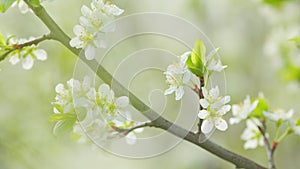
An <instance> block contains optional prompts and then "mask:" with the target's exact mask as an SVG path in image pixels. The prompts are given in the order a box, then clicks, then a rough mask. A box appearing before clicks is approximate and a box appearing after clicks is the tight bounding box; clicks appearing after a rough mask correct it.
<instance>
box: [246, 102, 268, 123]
mask: <svg viewBox="0 0 300 169" xmlns="http://www.w3.org/2000/svg"><path fill="white" fill-rule="evenodd" d="M256 100H258V104H257V106H256V108H255V109H254V111H253V113H251V114H250V115H249V116H250V117H256V118H261V117H263V111H268V109H269V105H268V102H267V101H266V100H265V99H263V98H257V99H256Z"/></svg>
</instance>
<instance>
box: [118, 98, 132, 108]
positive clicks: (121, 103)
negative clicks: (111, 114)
mask: <svg viewBox="0 0 300 169" xmlns="http://www.w3.org/2000/svg"><path fill="white" fill-rule="evenodd" d="M128 104H129V98H128V97H127V96H121V97H119V98H117V100H116V106H118V107H126V106H128Z"/></svg>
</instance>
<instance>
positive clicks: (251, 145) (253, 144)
mask: <svg viewBox="0 0 300 169" xmlns="http://www.w3.org/2000/svg"><path fill="white" fill-rule="evenodd" d="M257 144H258V142H257V140H248V141H247V142H246V143H245V144H244V149H254V148H256V147H257Z"/></svg>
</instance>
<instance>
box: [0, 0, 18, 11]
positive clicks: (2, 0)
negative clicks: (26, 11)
mask: <svg viewBox="0 0 300 169" xmlns="http://www.w3.org/2000/svg"><path fill="white" fill-rule="evenodd" d="M15 1H16V0H0V12H2V13H4V12H5V11H6V10H7V9H8V8H9V7H10V6H11V5H12V4H13V3H14V2H15Z"/></svg>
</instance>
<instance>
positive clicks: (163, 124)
mask: <svg viewBox="0 0 300 169" xmlns="http://www.w3.org/2000/svg"><path fill="white" fill-rule="evenodd" d="M30 7H31V9H32V10H33V11H34V13H35V14H36V15H37V17H39V18H40V19H41V20H42V21H43V23H44V24H45V25H46V26H47V27H48V29H49V30H50V31H51V35H52V37H54V39H55V40H57V41H59V42H60V43H62V44H63V45H64V46H65V47H67V48H68V49H69V50H70V51H72V52H73V53H74V54H75V55H76V56H79V58H80V59H81V60H82V61H83V62H84V63H85V64H87V66H89V67H90V68H91V69H92V70H93V71H94V72H95V73H96V74H97V76H99V77H100V78H101V79H102V80H103V81H104V82H105V83H107V84H110V85H111V84H113V87H114V91H115V93H116V94H117V95H128V96H129V99H130V103H131V104H132V105H133V106H134V107H135V108H136V109H137V110H138V111H140V112H141V113H142V114H143V115H144V116H146V117H147V118H148V119H149V120H151V123H152V124H153V126H154V127H157V128H161V129H163V130H166V131H168V132H170V133H172V134H174V135H175V136H177V137H180V138H183V139H185V140H187V141H189V142H191V143H193V144H195V145H197V146H199V147H202V148H203V149H205V150H207V151H209V152H211V153H213V154H215V155H216V156H218V157H220V158H222V159H224V160H226V161H228V162H231V163H233V164H235V165H236V166H237V167H239V168H246V169H266V168H265V167H262V166H260V165H259V164H257V163H255V162H253V161H251V160H249V159H247V158H245V157H242V156H240V155H238V154H235V153H233V152H231V151H229V150H227V149H225V148H223V147H221V146H219V145H217V144H215V143H213V142H211V141H210V140H207V141H206V142H204V143H199V141H198V136H199V135H197V134H195V133H193V132H190V131H187V130H186V129H184V128H182V127H180V126H178V125H176V124H173V123H172V122H170V121H168V120H166V119H164V118H163V117H161V116H160V115H159V114H158V113H156V112H155V111H154V110H152V109H151V108H150V107H149V106H147V105H146V104H145V103H143V102H142V101H141V100H140V99H139V98H138V97H136V96H135V95H134V94H133V93H131V92H130V91H128V90H127V88H125V87H124V86H123V85H122V84H120V83H119V82H118V81H117V80H115V79H114V78H113V77H112V75H111V74H110V73H109V72H108V71H107V70H106V69H105V68H104V67H103V66H102V65H100V64H98V63H97V61H96V60H91V61H88V60H86V59H85V57H84V55H81V52H80V50H78V49H75V48H73V47H71V46H70V44H69V41H70V38H69V37H68V36H67V35H66V34H65V33H64V32H63V31H62V29H61V28H60V27H58V25H57V24H56V23H55V22H54V20H53V19H52V18H51V17H50V16H49V14H48V13H47V12H46V10H45V9H44V8H43V7H42V6H39V7H32V6H30Z"/></svg>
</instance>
